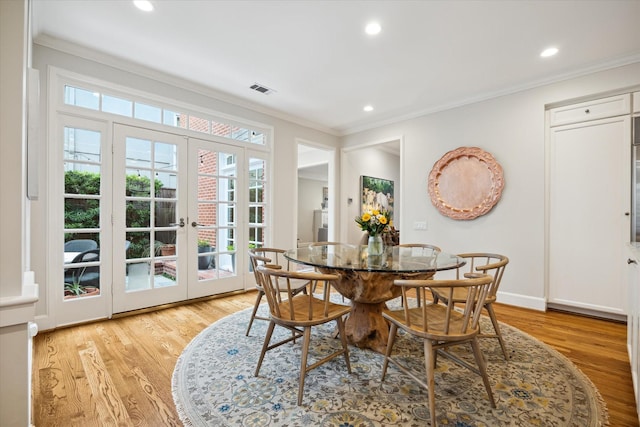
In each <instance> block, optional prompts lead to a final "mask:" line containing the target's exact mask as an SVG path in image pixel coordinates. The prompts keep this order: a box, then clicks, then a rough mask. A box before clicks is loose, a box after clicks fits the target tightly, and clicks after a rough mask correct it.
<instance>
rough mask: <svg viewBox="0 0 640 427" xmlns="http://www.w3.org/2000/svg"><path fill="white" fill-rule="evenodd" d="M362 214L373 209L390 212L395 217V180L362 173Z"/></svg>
mask: <svg viewBox="0 0 640 427" xmlns="http://www.w3.org/2000/svg"><path fill="white" fill-rule="evenodd" d="M360 196H361V208H360V214H363V213H364V212H366V211H371V210H375V209H377V210H384V211H387V212H389V218H391V219H393V200H394V195H393V181H391V180H388V179H382V178H374V177H371V176H365V175H362V176H361V177H360Z"/></svg>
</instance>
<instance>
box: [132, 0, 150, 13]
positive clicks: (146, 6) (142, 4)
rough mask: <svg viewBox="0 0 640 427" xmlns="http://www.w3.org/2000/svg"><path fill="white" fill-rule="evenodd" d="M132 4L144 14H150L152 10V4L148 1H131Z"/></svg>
mask: <svg viewBox="0 0 640 427" xmlns="http://www.w3.org/2000/svg"><path fill="white" fill-rule="evenodd" d="M133 4H134V5H135V6H136V7H137V8H138V9H140V10H144V11H145V12H151V11H152V10H153V4H152V3H151V2H150V1H149V0H133Z"/></svg>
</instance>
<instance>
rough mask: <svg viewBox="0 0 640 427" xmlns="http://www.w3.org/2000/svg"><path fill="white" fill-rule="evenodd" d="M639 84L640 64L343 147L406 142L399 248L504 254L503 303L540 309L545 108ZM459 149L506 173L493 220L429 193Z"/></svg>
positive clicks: (381, 131) (387, 130) (362, 137)
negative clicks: (450, 206)
mask: <svg viewBox="0 0 640 427" xmlns="http://www.w3.org/2000/svg"><path fill="white" fill-rule="evenodd" d="M639 84H640V63H635V64H631V65H627V66H624V67H619V68H615V69H612V70H608V71H604V72H598V73H594V74H590V75H586V76H583V77H579V78H573V79H570V80H566V81H563V82H559V83H554V84H549V85H546V86H542V87H539V88H535V89H530V90H527V91H523V92H519V93H515V94H512V95H507V96H502V97H499V98H494V99H491V100H487V101H484V102H479V103H476V104H472V105H467V106H463V107H459V108H455V109H451V110H448V111H443V112H439V113H435V114H431V115H427V116H423V117H419V118H416V119H412V120H407V121H403V122H399V123H395V124H391V125H388V126H384V127H380V128H377V129H374V130H369V131H364V132H360V133H357V134H353V135H349V136H346V137H344V138H343V146H344V147H350V146H357V145H359V144H365V143H367V142H369V141H379V140H384V139H386V138H391V137H393V136H396V135H402V137H403V141H404V151H403V153H402V162H403V170H402V178H401V180H400V185H401V194H402V211H401V212H400V216H401V222H402V224H404V225H403V227H402V229H401V241H403V242H410V241H419V242H422V241H425V242H430V243H434V244H436V245H438V246H441V247H442V248H443V250H446V251H448V252H454V253H461V252H467V251H491V252H497V253H503V254H506V255H507V256H509V258H510V264H509V266H508V267H507V270H506V272H505V277H504V280H503V282H502V285H501V295H500V296H499V300H501V301H504V302H508V303H512V304H517V305H522V306H529V307H532V308H538V309H542V308H544V298H545V177H546V175H545V106H546V105H548V104H552V103H559V102H564V101H568V100H571V99H575V98H580V97H585V96H592V95H594V96H595V95H598V94H603V93H606V92H608V91H616V90H619V89H624V88H630V87H631V86H633V85H639ZM460 146H477V147H480V148H482V149H484V150H486V151H488V152H490V153H492V154H493V156H494V157H495V158H496V160H497V161H498V162H499V163H500V164H501V165H502V167H503V169H504V177H505V188H504V191H503V194H502V199H501V200H500V202H499V203H498V205H497V206H496V207H494V209H493V210H492V211H490V212H489V213H488V214H487V215H484V216H482V217H479V218H477V219H475V220H472V221H455V220H452V219H449V218H447V217H445V216H442V215H440V214H439V213H438V211H437V210H436V209H435V207H434V206H433V205H432V204H431V201H430V199H429V195H428V192H427V178H428V175H429V172H430V171H431V169H432V167H433V164H434V163H435V162H436V161H437V160H438V159H439V158H440V157H442V155H444V154H445V153H446V152H447V151H450V150H453V149H455V148H458V147H460ZM593 196H594V197H597V196H598V195H597V194H594V195H593ZM414 221H427V224H428V225H427V226H428V229H427V230H426V231H415V230H412V229H411V227H410V225H411V224H413V222H414ZM408 225H409V226H408ZM343 227H350V224H343Z"/></svg>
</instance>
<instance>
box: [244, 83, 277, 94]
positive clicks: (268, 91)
mask: <svg viewBox="0 0 640 427" xmlns="http://www.w3.org/2000/svg"><path fill="white" fill-rule="evenodd" d="M249 88H250V89H253V90H255V91H257V92H260V93H264V94H265V95H269V94H271V93H273V92H275V90H273V89H269V88H268V87H266V86H263V85H261V84H259V83H254V84H252V85H251V86H250V87H249Z"/></svg>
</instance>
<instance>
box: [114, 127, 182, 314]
mask: <svg viewBox="0 0 640 427" xmlns="http://www.w3.org/2000/svg"><path fill="white" fill-rule="evenodd" d="M113 141H114V144H113V145H114V149H113V153H114V173H113V199H114V203H113V206H114V210H113V224H114V234H113V240H114V243H113V248H114V250H113V260H114V271H113V273H114V276H113V277H114V282H113V312H114V313H119V312H124V311H130V310H136V309H140V308H145V307H151V306H157V305H161V304H167V303H171V302H176V301H182V300H185V299H187V283H188V280H187V277H188V273H187V266H188V251H187V237H188V236H187V233H188V230H189V227H187V221H188V219H187V216H188V212H187V210H188V190H187V189H188V173H187V169H188V168H187V164H188V158H187V155H188V148H187V140H186V138H185V137H183V136H179V135H175V134H171V133H165V132H157V131H153V130H149V129H142V128H138V127H132V126H126V125H119V124H115V125H114V134H113Z"/></svg>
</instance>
